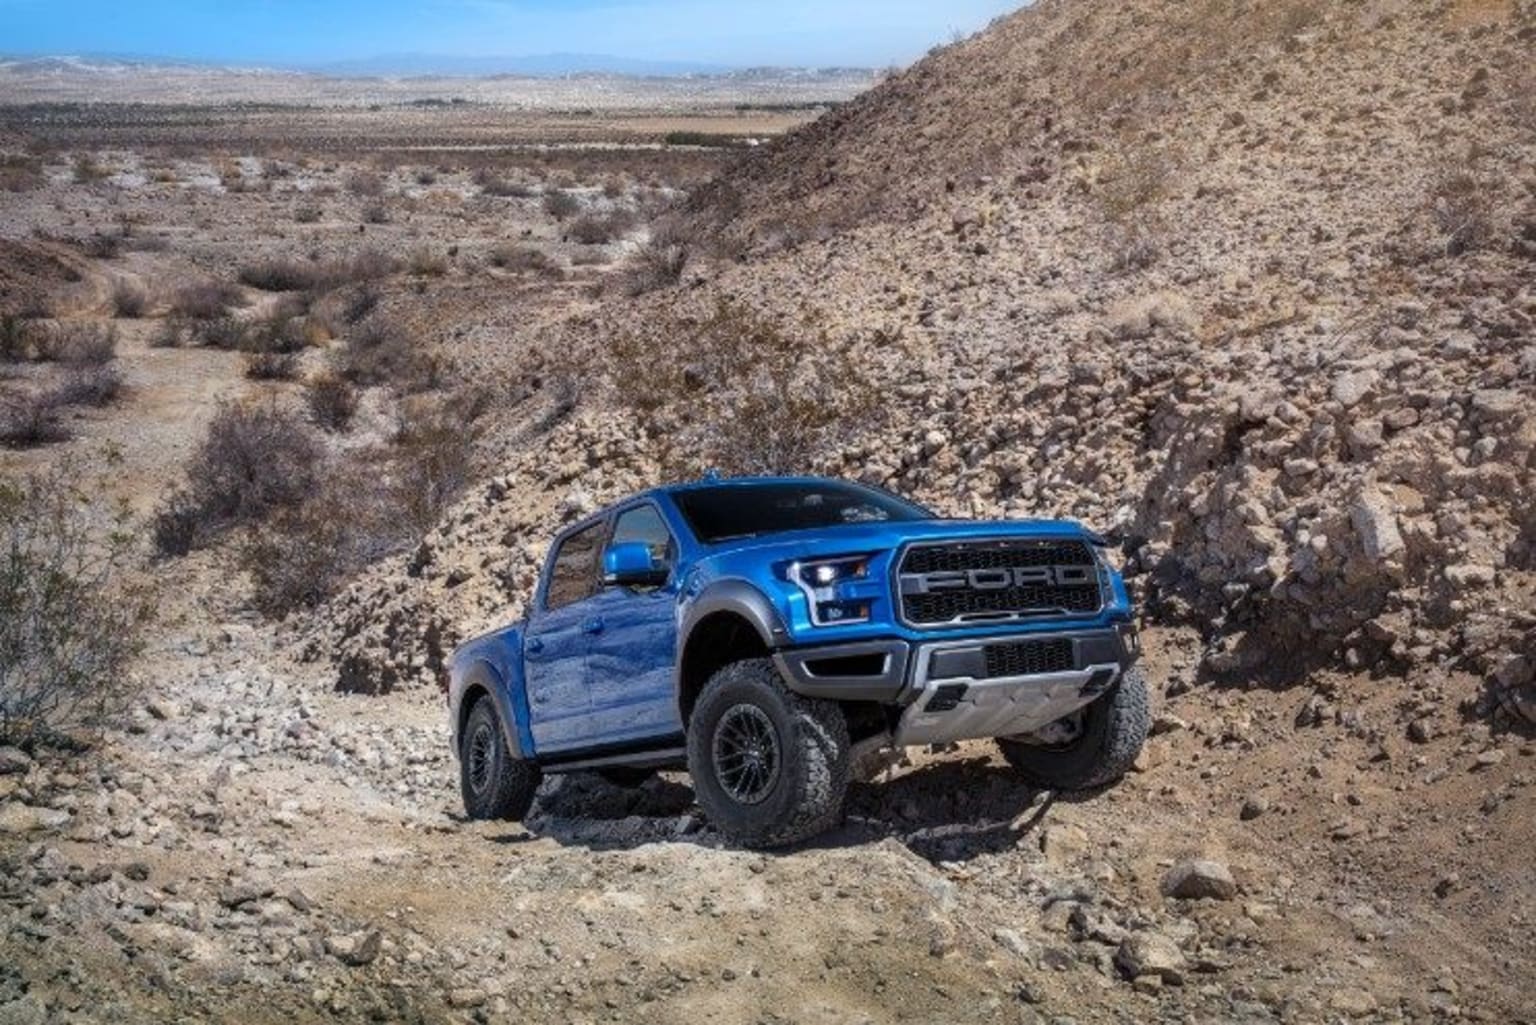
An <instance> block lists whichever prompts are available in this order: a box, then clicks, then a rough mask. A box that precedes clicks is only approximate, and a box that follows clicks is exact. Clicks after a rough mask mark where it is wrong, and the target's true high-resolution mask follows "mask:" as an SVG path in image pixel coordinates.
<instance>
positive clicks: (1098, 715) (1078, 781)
mask: <svg viewBox="0 0 1536 1025" xmlns="http://www.w3.org/2000/svg"><path fill="white" fill-rule="evenodd" d="M1151 723H1152V713H1151V711H1150V709H1149V708H1148V704H1147V679H1146V677H1145V676H1143V675H1142V672H1141V670H1140V669H1139V668H1131V669H1128V670H1126V672H1125V673H1124V675H1122V676H1121V677H1120V682H1119V683H1117V684H1116V685H1115V688H1114V690H1112V691H1110V692H1109V693H1108V694H1105V695H1104V696H1103V697H1101V698H1099V699H1098V700H1097V701H1095V702H1094V703H1093V704H1091V705H1089V706H1088V711H1087V718H1086V721H1085V722H1084V724H1083V733H1082V736H1080V737H1078V738H1077V739H1076V740H1075V741H1073V742H1072V743H1071V744H1069V745H1063V746H1061V747H1040V746H1037V745H1032V744H1027V743H1025V742H1023V741H1020V740H1010V739H1007V738H1001V737H1000V738H998V741H997V746H998V747H999V748H1001V749H1002V752H1003V757H1004V758H1006V759H1007V760H1008V764H1009V765H1011V766H1013V769H1014V771H1015V772H1017V773H1018V774H1019V775H1020V776H1022V777H1024V779H1026V780H1028V781H1029V782H1030V783H1031V784H1033V785H1035V786H1038V787H1041V788H1042V789H1046V790H1093V789H1095V788H1098V787H1102V786H1106V785H1108V784H1110V783H1113V782H1114V781H1115V780H1117V779H1119V778H1120V777H1121V776H1124V775H1125V774H1126V773H1127V772H1130V771H1131V766H1132V765H1133V764H1135V762H1136V757H1137V756H1138V755H1140V754H1141V748H1142V745H1143V744H1145V743H1146V742H1147V730H1148V728H1149V727H1150V726H1151Z"/></svg>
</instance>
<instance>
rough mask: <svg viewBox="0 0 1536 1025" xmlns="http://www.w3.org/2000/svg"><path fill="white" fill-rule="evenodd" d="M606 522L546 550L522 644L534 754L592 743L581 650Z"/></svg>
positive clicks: (590, 622) (589, 626) (589, 627)
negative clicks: (546, 559)
mask: <svg viewBox="0 0 1536 1025" xmlns="http://www.w3.org/2000/svg"><path fill="white" fill-rule="evenodd" d="M607 530H608V524H607V522H606V521H599V522H597V523H594V524H592V525H591V526H588V527H584V528H582V529H581V530H578V531H576V532H575V533H573V534H568V535H566V536H565V537H564V538H563V539H561V540H560V541H559V542H558V543H557V547H556V549H555V551H554V552H552V553H551V554H550V560H549V570H548V572H547V576H546V579H545V581H544V586H543V588H542V590H541V592H540V593H539V595H538V597H537V598H536V599H535V602H534V604H535V609H534V611H533V614H532V615H531V616H530V617H529V621H528V632H527V635H526V637H525V639H524V643H523V664H524V668H525V672H526V674H527V682H528V708H529V714H530V718H531V719H532V722H531V724H530V726H531V728H532V731H533V743H534V747H535V748H536V749H537V751H538V753H539V754H540V755H545V754H549V753H551V752H555V751H560V750H562V749H570V748H581V747H586V746H589V745H590V744H592V743H594V741H593V740H592V739H591V737H592V733H593V730H592V723H591V722H590V721H589V717H588V713H589V711H590V703H589V701H588V699H587V680H586V666H587V651H588V648H589V646H590V643H591V640H592V636H593V633H592V631H593V629H594V618H593V611H594V610H593V608H592V606H593V603H594V599H595V598H596V597H597V595H598V593H599V587H598V569H599V561H600V559H601V556H602V550H603V541H604V539H605V537H606V535H607Z"/></svg>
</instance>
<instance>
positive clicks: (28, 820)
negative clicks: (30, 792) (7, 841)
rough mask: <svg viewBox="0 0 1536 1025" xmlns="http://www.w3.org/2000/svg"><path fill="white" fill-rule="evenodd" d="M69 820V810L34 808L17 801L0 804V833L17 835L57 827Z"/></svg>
mask: <svg viewBox="0 0 1536 1025" xmlns="http://www.w3.org/2000/svg"><path fill="white" fill-rule="evenodd" d="M68 822H69V812H67V811H60V810H58V809H56V808H35V807H33V806H32V805H29V804H22V803H21V802H19V801H10V802H7V803H6V804H5V805H4V806H0V833H4V834H10V835H17V834H21V833H35V832H38V831H39V830H44V829H58V828H60V827H61V826H64V825H66V824H67V823H68Z"/></svg>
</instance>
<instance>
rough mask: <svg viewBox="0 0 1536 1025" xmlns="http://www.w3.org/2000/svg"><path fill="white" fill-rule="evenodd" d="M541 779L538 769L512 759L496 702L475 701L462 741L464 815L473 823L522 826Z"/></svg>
mask: <svg viewBox="0 0 1536 1025" xmlns="http://www.w3.org/2000/svg"><path fill="white" fill-rule="evenodd" d="M541 779H542V774H541V773H540V772H539V767H538V766H537V765H534V764H533V763H532V762H525V761H523V760H522V759H519V758H515V757H513V755H512V751H511V750H510V749H509V747H508V746H507V735H506V734H505V733H504V732H503V731H502V725H501V716H500V715H498V714H497V713H496V704H495V702H493V701H491V699H490V698H486V697H482V698H481V699H480V700H478V701H476V702H475V705H474V707H473V708H471V709H470V710H469V718H468V719H467V720H465V723H464V735H463V737H462V738H460V741H459V789H460V791H461V792H462V794H463V796H464V813H465V814H466V815H468V816H469V817H470V818H472V819H479V820H487V819H505V820H508V821H513V822H521V821H522V820H523V819H524V818H525V817H526V816H527V815H528V809H529V808H531V807H533V795H534V792H535V791H537V790H538V789H539V781H540V780H541Z"/></svg>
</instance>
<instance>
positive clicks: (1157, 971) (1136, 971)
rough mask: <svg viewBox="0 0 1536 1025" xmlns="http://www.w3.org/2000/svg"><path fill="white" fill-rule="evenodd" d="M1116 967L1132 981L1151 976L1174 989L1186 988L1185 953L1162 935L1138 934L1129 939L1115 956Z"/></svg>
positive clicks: (1121, 945) (1130, 936) (1133, 934)
mask: <svg viewBox="0 0 1536 1025" xmlns="http://www.w3.org/2000/svg"><path fill="white" fill-rule="evenodd" d="M1115 963H1116V964H1117V965H1119V966H1120V969H1121V970H1122V971H1124V972H1125V974H1126V975H1127V976H1128V977H1130V978H1132V979H1140V978H1143V977H1145V976H1149V975H1150V976H1156V977H1157V978H1159V979H1161V980H1162V981H1163V982H1165V983H1167V984H1168V985H1170V986H1181V985H1183V984H1184V973H1185V970H1186V966H1187V962H1186V960H1185V958H1184V952H1183V951H1182V950H1180V949H1179V945H1178V944H1177V943H1175V942H1173V940H1171V939H1169V938H1168V937H1166V936H1163V935H1161V934H1160V933H1155V932H1136V933H1132V934H1131V935H1129V936H1127V937H1126V938H1125V940H1124V941H1123V942H1122V943H1121V944H1120V949H1119V950H1118V951H1116V952H1115Z"/></svg>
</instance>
